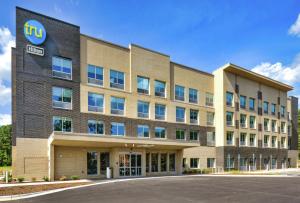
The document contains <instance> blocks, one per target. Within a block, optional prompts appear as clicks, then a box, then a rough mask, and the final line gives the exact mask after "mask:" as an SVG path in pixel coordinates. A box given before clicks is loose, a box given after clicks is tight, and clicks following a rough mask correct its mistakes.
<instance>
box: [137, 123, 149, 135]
mask: <svg viewBox="0 0 300 203" xmlns="http://www.w3.org/2000/svg"><path fill="white" fill-rule="evenodd" d="M137 132H138V137H146V138H148V137H149V126H148V125H138V127H137Z"/></svg>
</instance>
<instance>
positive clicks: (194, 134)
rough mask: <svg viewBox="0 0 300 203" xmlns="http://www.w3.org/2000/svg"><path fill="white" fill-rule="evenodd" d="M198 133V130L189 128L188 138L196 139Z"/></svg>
mask: <svg viewBox="0 0 300 203" xmlns="http://www.w3.org/2000/svg"><path fill="white" fill-rule="evenodd" d="M198 134H199V132H198V131H195V130H191V131H190V140H193V141H198V139H199V138H198Z"/></svg>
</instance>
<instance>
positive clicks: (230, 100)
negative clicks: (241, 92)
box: [226, 92, 233, 106]
mask: <svg viewBox="0 0 300 203" xmlns="http://www.w3.org/2000/svg"><path fill="white" fill-rule="evenodd" d="M226 105H227V106H233V93H232V92H226Z"/></svg>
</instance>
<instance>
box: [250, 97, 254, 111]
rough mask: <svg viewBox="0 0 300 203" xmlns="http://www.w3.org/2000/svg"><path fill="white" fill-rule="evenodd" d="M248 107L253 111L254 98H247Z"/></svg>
mask: <svg viewBox="0 0 300 203" xmlns="http://www.w3.org/2000/svg"><path fill="white" fill-rule="evenodd" d="M249 109H250V110H251V111H254V109H255V99H254V98H249Z"/></svg>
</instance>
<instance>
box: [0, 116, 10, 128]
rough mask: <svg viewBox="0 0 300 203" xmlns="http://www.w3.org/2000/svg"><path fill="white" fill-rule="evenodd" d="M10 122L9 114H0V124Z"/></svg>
mask: <svg viewBox="0 0 300 203" xmlns="http://www.w3.org/2000/svg"><path fill="white" fill-rule="evenodd" d="M9 124H11V115H10V114H0V126H2V125H9Z"/></svg>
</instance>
